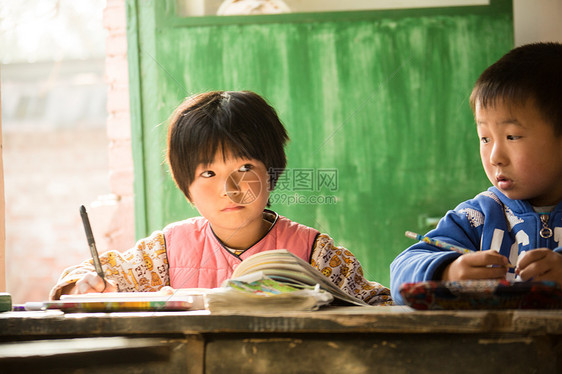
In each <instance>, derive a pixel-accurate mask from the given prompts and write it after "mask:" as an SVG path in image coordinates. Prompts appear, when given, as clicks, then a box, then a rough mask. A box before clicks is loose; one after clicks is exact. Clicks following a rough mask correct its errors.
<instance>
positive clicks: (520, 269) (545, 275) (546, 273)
mask: <svg viewBox="0 0 562 374" xmlns="http://www.w3.org/2000/svg"><path fill="white" fill-rule="evenodd" d="M515 274H518V275H519V276H520V277H521V279H523V280H524V281H526V280H533V281H554V282H557V283H558V285H559V286H562V255H561V254H560V253H558V252H554V251H553V250H551V249H548V248H538V249H533V250H532V251H528V252H525V254H524V255H523V256H521V257H519V260H518V261H517V268H516V269H515Z"/></svg>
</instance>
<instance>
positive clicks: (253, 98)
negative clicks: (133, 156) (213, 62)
mask: <svg viewBox="0 0 562 374" xmlns="http://www.w3.org/2000/svg"><path fill="white" fill-rule="evenodd" d="M169 122H170V125H169V128H168V154H167V158H168V163H169V165H170V170H171V172H172V177H173V178H174V181H175V182H176V184H177V186H178V187H179V188H180V190H181V191H182V192H183V193H184V195H185V196H186V197H187V199H188V200H190V195H189V186H191V183H192V182H193V180H194V178H195V169H196V168H197V166H199V165H200V164H203V165H209V164H210V163H212V162H213V160H214V157H215V155H216V154H217V151H222V154H223V157H226V156H228V155H229V154H230V155H232V156H234V157H237V158H249V159H256V160H259V161H261V162H263V164H264V165H265V167H266V169H267V170H268V172H269V178H270V180H269V183H270V185H269V188H270V189H271V190H273V188H274V187H275V184H276V182H277V179H278V177H279V176H280V175H281V174H282V172H283V170H284V169H285V166H286V165H287V157H286V155H285V149H284V147H285V144H286V143H287V141H288V140H289V137H288V135H287V131H286V130H285V127H284V126H283V124H282V123H281V121H280V120H279V117H278V116H277V113H276V112H275V109H273V107H271V106H270V105H269V104H268V103H267V102H266V101H265V100H264V99H263V98H262V97H261V96H259V95H258V94H256V93H254V92H251V91H212V92H206V93H202V94H198V95H194V96H190V97H188V98H187V99H185V100H184V101H183V103H182V104H180V105H179V106H178V108H177V109H176V110H175V111H174V113H173V114H172V116H171V117H170V121H169Z"/></svg>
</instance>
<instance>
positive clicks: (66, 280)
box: [49, 231, 170, 300]
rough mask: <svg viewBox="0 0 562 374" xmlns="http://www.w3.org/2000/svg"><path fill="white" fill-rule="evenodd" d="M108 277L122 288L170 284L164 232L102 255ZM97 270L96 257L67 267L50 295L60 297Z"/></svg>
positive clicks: (142, 288)
mask: <svg viewBox="0 0 562 374" xmlns="http://www.w3.org/2000/svg"><path fill="white" fill-rule="evenodd" d="M100 262H101V264H102V267H103V269H104V272H105V277H106V279H111V280H113V281H115V282H116V283H117V287H118V290H119V292H149V291H158V290H159V289H160V288H162V287H164V286H169V285H170V279H169V273H168V258H167V256H166V244H165V241H164V234H163V233H162V232H161V231H157V232H155V233H153V234H152V235H151V236H149V237H148V238H145V239H141V240H139V241H138V242H137V243H136V245H135V246H134V247H133V248H131V249H129V250H127V251H126V252H124V253H121V252H118V251H107V252H104V253H102V254H101V255H100ZM92 271H95V269H94V265H93V261H92V259H89V260H86V261H84V262H82V263H81V264H79V265H75V266H71V267H69V268H67V269H65V270H64V271H63V273H62V275H61V276H60V278H59V280H58V281H57V284H56V285H55V286H54V287H53V289H52V290H51V292H50V295H49V297H50V298H51V299H52V300H57V299H59V298H60V295H61V291H62V288H63V287H65V286H67V285H69V284H73V283H76V281H78V280H79V279H80V278H82V277H83V276H84V274H86V273H88V272H92Z"/></svg>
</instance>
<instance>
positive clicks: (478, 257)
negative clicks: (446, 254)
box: [442, 251, 562, 281]
mask: <svg viewBox="0 0 562 374" xmlns="http://www.w3.org/2000/svg"><path fill="white" fill-rule="evenodd" d="M560 257H562V256H560ZM508 264H509V261H508V260H507V257H505V256H502V255H500V254H499V253H498V252H495V251H479V252H474V253H466V254H464V255H462V256H460V257H458V258H457V259H456V260H455V261H453V262H451V263H450V264H449V265H448V266H447V267H446V268H445V270H444V271H443V276H442V280H450V281H457V280H469V279H504V278H505V275H506V273H507V270H508V267H507V265H508Z"/></svg>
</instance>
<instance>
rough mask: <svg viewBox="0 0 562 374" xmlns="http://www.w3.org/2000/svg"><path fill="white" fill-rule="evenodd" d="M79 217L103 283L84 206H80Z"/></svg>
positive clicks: (94, 243)
mask: <svg viewBox="0 0 562 374" xmlns="http://www.w3.org/2000/svg"><path fill="white" fill-rule="evenodd" d="M80 216H81V217H82V223H83V224H84V231H86V239H87V240H88V246H89V247H90V253H91V255H92V260H93V261H94V267H95V268H96V273H98V275H99V276H100V278H101V279H103V282H104V283H105V277H104V273H103V268H102V267H101V262H100V258H99V256H98V250H97V249H96V242H95V241H94V234H93V233H92V227H91V226H90V220H89V219H88V213H86V208H85V207H84V205H82V206H80Z"/></svg>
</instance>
